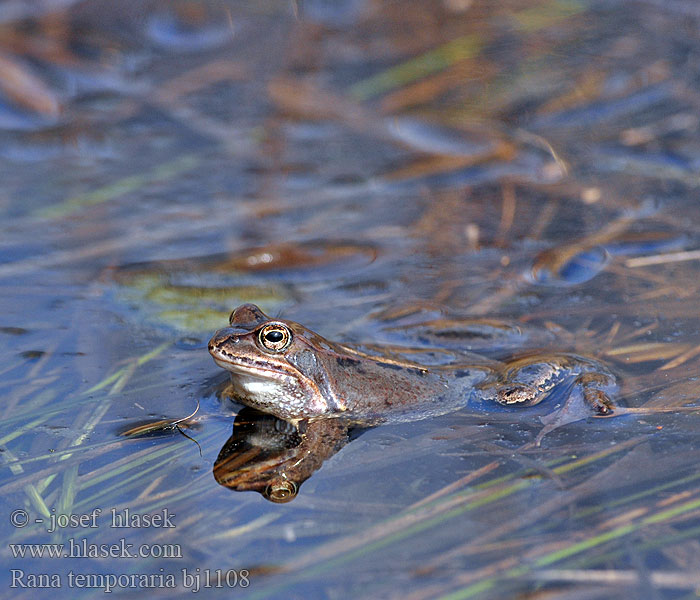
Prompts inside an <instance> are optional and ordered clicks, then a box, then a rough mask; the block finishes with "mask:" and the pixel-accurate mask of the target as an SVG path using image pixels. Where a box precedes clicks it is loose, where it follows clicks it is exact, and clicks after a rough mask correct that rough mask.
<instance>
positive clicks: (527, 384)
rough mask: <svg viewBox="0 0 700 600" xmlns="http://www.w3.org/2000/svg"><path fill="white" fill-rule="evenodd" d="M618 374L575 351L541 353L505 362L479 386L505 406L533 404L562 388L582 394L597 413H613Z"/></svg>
mask: <svg viewBox="0 0 700 600" xmlns="http://www.w3.org/2000/svg"><path fill="white" fill-rule="evenodd" d="M616 389H617V385H616V382H615V377H614V376H613V375H612V374H611V373H610V372H609V371H608V370H607V369H606V368H605V367H603V365H601V364H600V363H598V362H596V361H594V360H593V359H589V358H583V357H580V356H577V355H575V354H538V355H532V356H527V357H523V358H518V359H514V360H511V361H509V362H507V363H505V364H504V365H503V366H502V367H501V368H500V369H498V370H496V371H495V373H494V376H493V377H490V378H489V379H488V380H486V381H485V382H483V383H482V384H480V385H479V390H480V396H481V398H482V399H484V400H487V401H494V402H497V403H498V404H501V405H503V406H534V405H535V404H539V403H540V402H542V400H544V399H545V398H547V397H549V396H550V395H552V394H555V393H557V392H559V391H561V392H562V393H563V394H565V395H566V397H568V396H570V395H571V394H581V396H582V397H583V399H584V401H585V403H586V404H587V405H588V406H589V407H590V408H591V410H592V411H593V412H594V413H595V414H596V415H598V416H607V415H610V414H612V412H613V410H614V403H613V401H612V400H611V398H610V397H611V396H612V395H613V394H614V392H615V390H616Z"/></svg>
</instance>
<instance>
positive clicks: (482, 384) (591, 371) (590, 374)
mask: <svg viewBox="0 0 700 600" xmlns="http://www.w3.org/2000/svg"><path fill="white" fill-rule="evenodd" d="M208 349H209V353H210V354H211V356H212V357H213V359H214V362H215V363H216V364H217V365H218V366H220V367H222V368H223V369H225V370H226V371H228V372H229V373H230V380H231V381H230V386H231V387H230V391H231V393H232V395H233V396H235V398H237V399H238V400H240V401H241V402H242V403H243V404H245V405H246V406H249V407H251V408H254V409H257V410H259V411H262V412H263V413H267V414H270V415H273V416H274V417H276V418H278V419H281V420H284V421H286V422H289V423H291V424H293V425H294V426H299V425H300V424H301V423H313V422H316V421H320V420H325V419H333V418H336V419H343V420H344V421H345V422H347V423H352V424H354V425H359V426H363V427H370V426H374V425H378V424H382V423H391V422H406V421H415V420H421V419H425V418H428V417H433V416H439V415H444V414H447V413H451V412H454V411H456V410H459V409H462V408H465V407H468V406H474V407H477V406H479V407H483V406H489V405H493V406H499V407H504V408H508V409H510V408H515V407H531V406H536V405H539V404H540V403H542V402H543V401H544V400H546V399H547V398H549V397H550V396H553V395H556V393H557V392H559V391H562V392H563V393H564V394H565V395H566V396H567V397H570V398H577V399H578V400H580V402H579V404H583V405H585V406H586V410H587V411H588V413H589V414H590V415H592V416H611V415H612V414H613V413H614V409H615V405H614V403H613V401H612V399H611V396H612V395H613V394H614V392H615V390H616V389H617V384H616V379H615V377H614V375H613V374H612V373H611V372H610V371H608V370H607V368H606V367H604V366H603V365H602V363H600V362H599V361H597V360H595V359H594V358H591V357H584V356H580V355H578V354H574V353H567V352H539V353H530V354H523V355H520V356H515V357H512V358H510V359H509V360H506V361H493V360H484V361H481V362H479V361H475V362H474V364H459V365H457V366H455V365H449V364H447V365H445V364H439V365H424V364H421V363H418V362H414V361H409V360H403V359H397V358H394V357H392V356H383V355H381V354H379V355H378V354H376V353H375V354H370V353H368V352H366V351H364V350H362V349H360V348H357V347H354V346H351V345H349V344H342V343H338V342H332V341H330V340H327V339H326V338H324V337H322V336H321V335H319V334H317V333H315V332H314V331H312V330H310V329H308V328H307V327H305V326H304V325H301V324H300V323H297V322H295V321H292V320H288V319H282V318H271V317H269V316H268V315H266V314H265V313H264V312H263V311H262V310H261V309H260V308H259V307H258V306H256V305H255V304H243V305H241V306H239V307H238V308H236V309H235V310H233V312H232V313H231V314H230V317H229V325H228V327H224V328H222V329H219V330H218V331H216V332H215V333H214V335H213V336H212V338H211V339H210V341H209V345H208ZM579 412H580V411H579ZM551 428H553V427H552V426H551V425H550V429H551Z"/></svg>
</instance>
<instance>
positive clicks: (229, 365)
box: [211, 352, 291, 379]
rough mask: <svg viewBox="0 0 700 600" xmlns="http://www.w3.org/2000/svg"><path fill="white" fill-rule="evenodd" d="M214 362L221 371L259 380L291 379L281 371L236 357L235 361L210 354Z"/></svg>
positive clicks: (289, 375) (288, 374)
mask: <svg viewBox="0 0 700 600" xmlns="http://www.w3.org/2000/svg"><path fill="white" fill-rule="evenodd" d="M211 355H212V358H213V359H214V362H215V363H216V364H217V365H219V366H220V367H221V368H222V369H226V370H227V371H229V372H230V373H233V374H240V375H248V376H251V375H252V376H255V377H259V378H260V379H286V378H289V377H291V374H290V373H287V372H285V371H284V370H283V369H272V368H270V367H269V366H263V365H262V364H261V363H260V362H258V361H255V360H251V359H246V358H243V357H236V360H231V359H230V358H228V357H226V358H224V357H222V356H221V355H220V354H214V352H212V353H211Z"/></svg>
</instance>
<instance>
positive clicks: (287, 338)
mask: <svg viewBox="0 0 700 600" xmlns="http://www.w3.org/2000/svg"><path fill="white" fill-rule="evenodd" d="M258 339H259V340H260V344H261V345H262V347H263V348H265V349H266V350H269V351H270V352H282V351H283V350H286V349H287V347H288V346H289V344H291V343H292V332H291V331H290V330H289V327H287V326H286V325H283V324H282V323H270V324H269V325H265V327H263V328H262V329H261V330H260V333H259V334H258Z"/></svg>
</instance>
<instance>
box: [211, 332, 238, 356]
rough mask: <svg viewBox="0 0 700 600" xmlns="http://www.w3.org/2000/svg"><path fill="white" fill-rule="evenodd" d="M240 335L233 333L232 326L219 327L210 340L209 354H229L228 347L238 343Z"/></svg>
mask: <svg viewBox="0 0 700 600" xmlns="http://www.w3.org/2000/svg"><path fill="white" fill-rule="evenodd" d="M239 340H240V337H239V336H238V335H236V334H235V333H233V330H232V328H231V327H226V328H224V329H219V330H218V331H217V332H216V333H214V335H213V336H212V338H211V339H210V340H209V346H208V347H209V354H212V355H216V354H221V353H224V354H227V352H226V348H227V347H229V346H232V345H234V344H237V343H238V342H239Z"/></svg>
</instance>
